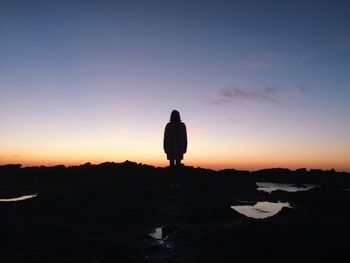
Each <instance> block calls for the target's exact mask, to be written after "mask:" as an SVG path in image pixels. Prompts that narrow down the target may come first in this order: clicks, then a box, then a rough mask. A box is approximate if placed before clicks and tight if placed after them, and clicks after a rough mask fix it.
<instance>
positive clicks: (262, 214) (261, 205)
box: [231, 202, 291, 219]
mask: <svg viewBox="0 0 350 263" xmlns="http://www.w3.org/2000/svg"><path fill="white" fill-rule="evenodd" d="M283 207H289V208H291V206H290V204H289V203H281V202H278V203H272V202H258V203H256V204H255V205H234V206H231V208H232V209H234V210H236V211H237V212H238V213H241V214H243V215H245V216H247V217H251V218H256V219H261V218H267V217H271V216H274V215H276V214H277V213H278V212H279V211H281V209H282V208H283Z"/></svg>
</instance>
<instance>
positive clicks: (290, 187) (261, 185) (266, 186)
mask: <svg viewBox="0 0 350 263" xmlns="http://www.w3.org/2000/svg"><path fill="white" fill-rule="evenodd" d="M256 184H257V185H258V190H259V191H263V192H266V193H270V194H271V192H273V191H277V190H281V191H286V192H299V191H307V190H310V189H312V188H315V187H317V186H316V185H312V184H280V183H265V182H256Z"/></svg>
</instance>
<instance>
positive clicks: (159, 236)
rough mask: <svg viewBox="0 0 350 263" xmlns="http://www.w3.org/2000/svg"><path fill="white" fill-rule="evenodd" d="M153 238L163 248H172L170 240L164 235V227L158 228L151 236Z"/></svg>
mask: <svg viewBox="0 0 350 263" xmlns="http://www.w3.org/2000/svg"><path fill="white" fill-rule="evenodd" d="M149 235H150V236H151V237H153V238H154V239H155V240H156V241H157V243H158V244H159V245H161V246H163V247H166V248H171V247H172V245H171V244H170V242H169V240H168V236H166V235H164V234H163V227H157V228H156V229H155V230H154V231H153V232H152V233H151V234H149Z"/></svg>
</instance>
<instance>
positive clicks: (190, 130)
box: [187, 125, 206, 134]
mask: <svg viewBox="0 0 350 263" xmlns="http://www.w3.org/2000/svg"><path fill="white" fill-rule="evenodd" d="M187 131H188V133H189V134H196V133H205V132H206V131H205V130H204V129H202V128H199V127H195V126H191V125H189V126H187Z"/></svg>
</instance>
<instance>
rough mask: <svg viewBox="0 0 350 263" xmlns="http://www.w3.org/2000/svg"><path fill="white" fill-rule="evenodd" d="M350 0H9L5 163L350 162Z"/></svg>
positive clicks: (0, 108)
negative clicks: (169, 138) (171, 157)
mask: <svg viewBox="0 0 350 263" xmlns="http://www.w3.org/2000/svg"><path fill="white" fill-rule="evenodd" d="M349 14H350V3H349V2H348V1H334V0H333V1H321V0H320V1H305V0H304V1H295V0H293V1H277V0H276V1H260V0H256V1H249V0H248V1H247V0H244V1H233V0H232V1H214V0H213V1H190V0H186V1H179V0H174V1H167V0H163V1H161V0H159V1H151V0H147V1H146V0H143V1H130V0H128V1H101V0H99V1H58V0H57V1H48V0H46V1H16V0H11V1H3V0H1V1H0V92H1V93H0V123H1V129H0V163H1V164H5V163H22V164H23V165H27V166H28V165H54V164H66V165H70V164H82V163H85V162H91V163H100V162H104V161H115V162H120V161H124V160H127V159H128V160H132V161H136V162H143V163H147V164H152V165H157V166H158V165H159V166H165V165H167V161H166V156H165V154H164V152H163V149H162V139H163V130H164V126H165V125H166V123H167V121H168V120H169V117H170V113H171V111H172V110H173V109H177V110H179V111H180V114H181V117H182V120H183V121H184V122H185V124H186V125H187V129H188V137H189V146H188V152H187V154H186V155H185V159H184V163H185V164H186V165H193V166H201V167H208V168H214V169H219V168H236V169H249V170H256V169H260V168H268V167H287V168H292V169H294V168H299V167H306V168H322V169H331V168H335V169H336V170H340V171H343V170H346V171H350V137H349V135H350V117H349V116H350V115H349V113H350V103H349V99H350V74H349V69H350V19H349Z"/></svg>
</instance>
